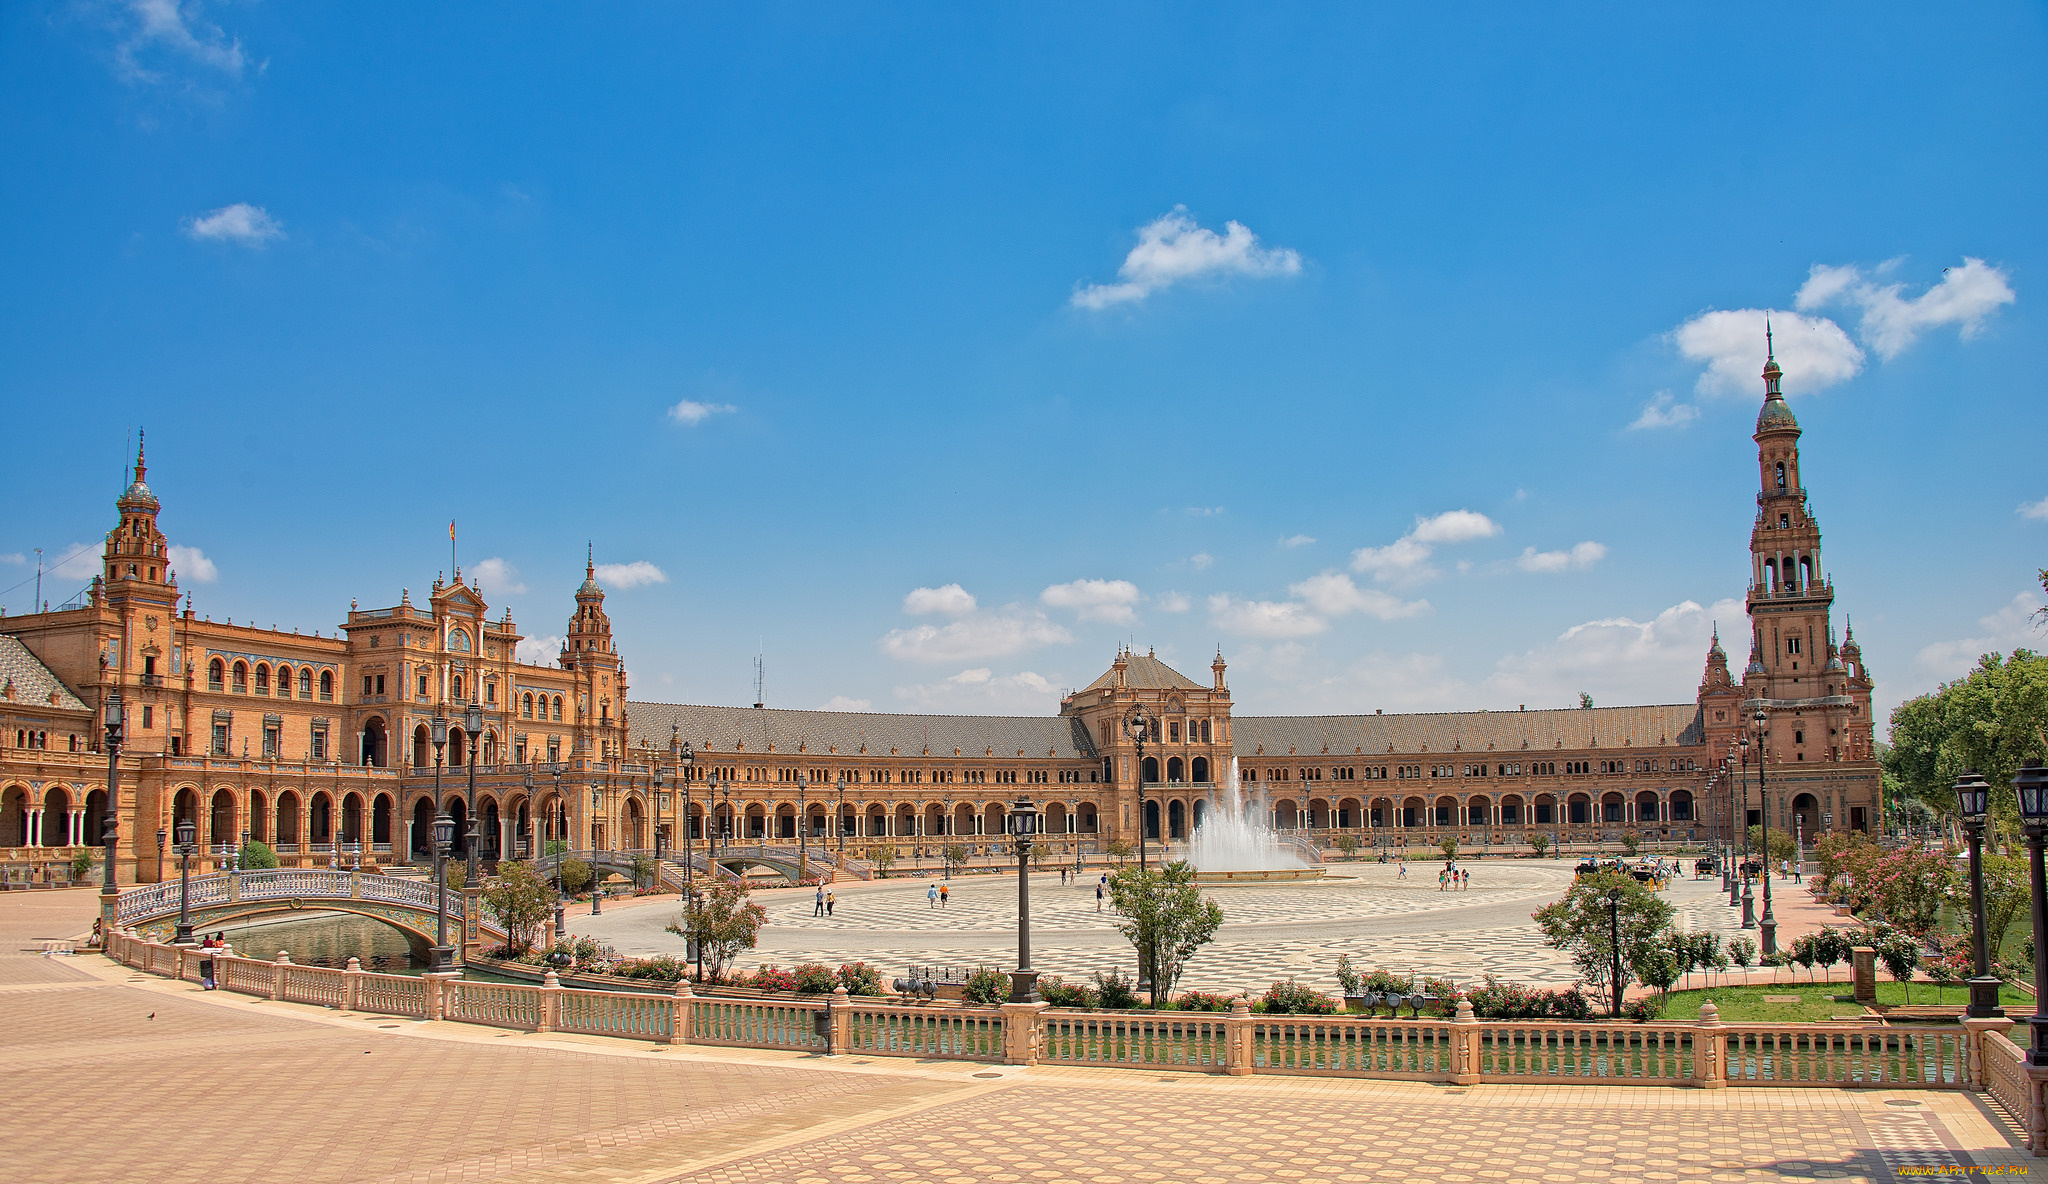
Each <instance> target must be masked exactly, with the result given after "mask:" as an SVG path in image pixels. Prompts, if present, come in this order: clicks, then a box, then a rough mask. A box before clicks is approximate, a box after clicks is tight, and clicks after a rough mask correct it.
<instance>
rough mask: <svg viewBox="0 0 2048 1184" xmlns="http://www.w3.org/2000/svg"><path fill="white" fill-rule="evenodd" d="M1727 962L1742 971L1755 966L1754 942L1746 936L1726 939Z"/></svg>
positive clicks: (1737, 935)
mask: <svg viewBox="0 0 2048 1184" xmlns="http://www.w3.org/2000/svg"><path fill="white" fill-rule="evenodd" d="M1728 960H1729V961H1731V962H1733V963H1735V964H1736V965H1737V966H1740V967H1742V968H1744V969H1748V968H1749V967H1751V966H1755V965H1756V941H1755V940H1754V939H1752V938H1750V937H1749V936H1747V935H1746V934H1736V935H1735V936H1734V937H1731V938H1729V939H1728Z"/></svg>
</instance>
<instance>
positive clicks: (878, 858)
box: [868, 843, 896, 880]
mask: <svg viewBox="0 0 2048 1184" xmlns="http://www.w3.org/2000/svg"><path fill="white" fill-rule="evenodd" d="M868 862H869V863H872V864H874V865H875V874H876V875H878V876H880V877H881V878H882V879H884V880H886V879H888V878H889V869H890V868H891V867H894V866H895V864H896V844H894V843H882V844H880V845H878V846H875V847H871V848H869V849H868Z"/></svg>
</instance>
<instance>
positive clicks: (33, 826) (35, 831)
mask: <svg viewBox="0 0 2048 1184" xmlns="http://www.w3.org/2000/svg"><path fill="white" fill-rule="evenodd" d="M23 837H25V838H26V839H28V842H27V843H24V844H23V846H27V847H40V846H42V845H43V808H42V807H41V806H37V807H35V808H33V809H31V810H30V811H29V812H28V834H27V835H25V836H23Z"/></svg>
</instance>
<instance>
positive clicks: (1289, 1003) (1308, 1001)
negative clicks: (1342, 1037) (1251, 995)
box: [1252, 978, 1337, 1015]
mask: <svg viewBox="0 0 2048 1184" xmlns="http://www.w3.org/2000/svg"><path fill="white" fill-rule="evenodd" d="M1252 1010H1253V1011H1256V1012H1258V1013H1260V1014H1261V1015H1335V1014H1337V1001H1336V1000H1334V999H1332V998H1330V997H1329V996H1328V995H1325V994H1323V993H1322V992H1321V991H1318V990H1316V989H1315V988H1313V987H1304V986H1302V985H1301V984H1299V983H1297V982H1295V981H1294V980H1293V979H1291V978H1286V979H1281V980H1280V981H1279V982H1276V983H1274V984H1273V985H1272V986H1270V987H1267V988H1266V993H1265V994H1263V995H1261V996H1259V997H1258V998H1257V999H1256V1000H1254V1001H1253V1002H1252Z"/></svg>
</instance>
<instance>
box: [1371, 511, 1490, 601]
mask: <svg viewBox="0 0 2048 1184" xmlns="http://www.w3.org/2000/svg"><path fill="white" fill-rule="evenodd" d="M1499 533H1500V524H1499V523H1497V522H1495V521H1494V520H1493V519H1491V518H1488V517H1487V516H1486V515H1484V514H1481V513H1479V512H1477V511H1475V510H1446V511H1444V512H1443V513H1441V514H1438V515H1436V516H1435V517H1433V518H1422V517H1417V518H1416V519H1415V527H1414V529H1412V530H1410V531H1409V532H1408V533H1407V534H1405V535H1402V536H1401V537H1400V538H1398V539H1396V540H1394V541H1393V542H1391V543H1388V544H1387V545H1386V546H1384V547H1360V548H1359V549H1358V550H1356V551H1353V552H1352V553H1351V570H1352V571H1357V572H1369V573H1371V575H1372V577H1373V578H1374V579H1376V580H1378V581H1379V582H1381V583H1383V584H1386V583H1399V584H1415V583H1420V582H1422V581H1423V580H1427V579H1430V578H1432V577H1434V576H1436V575H1437V574H1438V572H1437V570H1436V569H1435V568H1434V567H1431V566H1430V565H1429V557H1430V556H1431V555H1433V554H1435V552H1436V546H1437V545H1438V544H1442V543H1463V542H1470V541H1471V540H1473V539H1483V538H1490V537H1492V536H1493V535H1497V534H1499Z"/></svg>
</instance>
